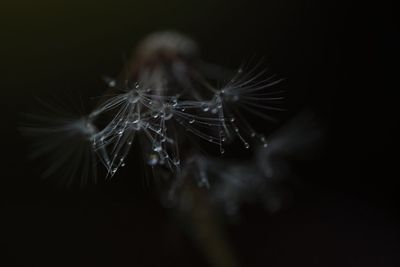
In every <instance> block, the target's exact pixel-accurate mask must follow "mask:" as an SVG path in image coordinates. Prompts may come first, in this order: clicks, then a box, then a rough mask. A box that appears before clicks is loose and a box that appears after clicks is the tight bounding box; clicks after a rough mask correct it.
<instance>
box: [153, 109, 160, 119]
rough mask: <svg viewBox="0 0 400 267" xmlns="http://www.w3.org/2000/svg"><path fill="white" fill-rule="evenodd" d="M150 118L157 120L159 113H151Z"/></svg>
mask: <svg viewBox="0 0 400 267" xmlns="http://www.w3.org/2000/svg"><path fill="white" fill-rule="evenodd" d="M151 116H152V117H153V118H154V119H157V118H158V117H159V116H160V112H158V111H153V112H152V113H151Z"/></svg>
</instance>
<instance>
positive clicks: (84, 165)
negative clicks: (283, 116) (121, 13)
mask: <svg viewBox="0 0 400 267" xmlns="http://www.w3.org/2000/svg"><path fill="white" fill-rule="evenodd" d="M216 69H221V68H216V67H213V66H212V65H210V64H205V63H203V62H202V61H201V60H200V59H199V58H198V47H197V45H196V44H195V43H194V42H193V41H192V40H190V39H189V38H187V37H185V36H182V35H180V34H178V33H174V32H163V33H156V34H153V35H151V36H149V37H148V38H146V39H145V40H144V41H143V42H142V43H141V44H139V46H138V49H137V51H136V54H135V55H134V59H133V60H131V61H130V62H129V63H128V64H127V65H126V67H125V68H124V70H123V72H122V74H121V75H120V76H119V77H117V78H115V79H113V78H105V82H106V84H107V85H108V87H109V89H108V92H107V94H106V96H105V97H104V98H103V100H102V101H100V102H99V103H97V105H96V106H95V108H94V109H93V110H92V111H91V112H90V113H89V114H88V115H86V116H82V117H78V118H75V119H72V118H71V119H70V118H62V117H59V118H52V119H46V118H40V119H39V120H38V122H39V123H37V124H31V125H29V126H28V127H24V131H25V132H26V133H31V134H35V135H37V136H39V137H40V136H42V139H40V140H39V142H38V143H37V146H36V147H37V148H36V149H35V152H34V153H35V154H47V155H49V156H51V157H52V158H53V159H56V161H55V162H53V163H52V165H50V167H49V168H48V169H47V170H46V175H51V174H54V173H55V172H57V171H63V170H67V171H66V172H64V174H65V175H66V176H69V177H70V178H69V181H70V182H71V181H72V179H73V178H75V177H81V180H82V183H84V182H87V181H88V179H89V176H90V175H92V173H96V171H95V170H96V168H97V163H96V162H97V161H99V162H100V163H101V164H102V165H103V166H104V167H105V168H106V170H107V177H113V176H114V175H115V174H116V173H117V171H118V169H119V168H121V167H123V166H125V164H126V163H125V161H126V158H127V157H128V154H129V152H130V151H131V150H132V149H133V147H135V149H136V150H138V151H142V152H143V153H144V159H145V162H146V163H147V164H148V165H149V166H150V167H151V168H152V169H157V168H164V169H165V168H166V169H168V170H169V171H170V173H171V175H172V176H175V178H176V179H177V180H179V176H180V175H181V165H182V164H195V165H196V164H197V168H198V169H199V175H200V178H199V185H200V186H205V187H209V186H210V185H209V182H208V180H207V177H206V175H205V172H204V169H203V167H204V166H203V167H202V166H201V165H202V164H203V163H201V162H203V161H199V162H193V163H190V158H193V157H192V156H193V155H196V154H198V153H199V152H198V151H196V149H195V145H193V143H190V142H191V140H193V137H195V143H196V142H197V141H196V139H200V140H204V141H205V142H206V143H212V144H215V145H216V146H217V147H218V149H219V152H220V153H221V154H224V153H225V147H226V146H228V145H229V143H231V142H232V141H233V140H234V139H236V138H237V139H239V140H240V141H241V142H242V144H243V146H244V148H245V149H250V148H251V143H252V142H254V141H252V140H254V139H257V140H258V142H259V143H261V144H262V146H263V147H267V143H266V139H265V137H264V136H263V135H262V134H258V133H256V131H255V130H254V129H253V128H252V127H251V126H250V125H249V123H248V122H247V120H246V119H245V118H244V117H243V116H242V114H241V111H246V112H249V113H252V114H255V115H257V116H260V117H262V118H263V119H267V120H272V119H273V118H272V116H271V115H269V114H268V112H273V111H280V110H282V109H281V108H280V107H279V104H280V102H281V101H282V96H281V92H280V91H276V90H273V89H271V88H273V86H274V85H276V84H277V83H279V82H280V81H281V80H280V79H276V78H275V77H274V76H269V77H265V76H266V73H265V71H259V69H260V66H259V65H256V66H254V67H252V68H247V67H246V66H242V67H241V68H239V69H238V70H237V71H236V72H235V73H233V75H231V78H230V79H226V73H227V71H225V72H223V73H224V74H222V72H220V71H216ZM224 81H227V82H224ZM220 84H223V86H218V85H220ZM190 135H191V136H192V137H190ZM188 144H189V145H188ZM190 144H192V145H190ZM183 146H185V149H184V150H182V147H183ZM71 158H74V160H72V161H71V160H70V159H71ZM78 172H80V174H79V175H78Z"/></svg>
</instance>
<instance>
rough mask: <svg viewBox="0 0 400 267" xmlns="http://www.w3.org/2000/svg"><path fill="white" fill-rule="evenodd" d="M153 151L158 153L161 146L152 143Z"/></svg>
mask: <svg viewBox="0 0 400 267" xmlns="http://www.w3.org/2000/svg"><path fill="white" fill-rule="evenodd" d="M153 150H154V151H155V152H160V151H162V146H161V144H160V143H154V144H153Z"/></svg>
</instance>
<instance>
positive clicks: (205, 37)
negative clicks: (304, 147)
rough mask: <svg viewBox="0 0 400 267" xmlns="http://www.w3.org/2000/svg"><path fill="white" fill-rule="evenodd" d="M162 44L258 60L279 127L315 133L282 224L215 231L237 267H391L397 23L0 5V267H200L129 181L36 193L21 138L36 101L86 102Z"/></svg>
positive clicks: (241, 6) (353, 8)
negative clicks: (306, 117) (163, 37)
mask: <svg viewBox="0 0 400 267" xmlns="http://www.w3.org/2000/svg"><path fill="white" fill-rule="evenodd" d="M166 29H175V30H178V31H181V32H183V33H186V34H188V35H189V36H191V37H193V38H194V39H195V40H197V41H198V43H199V44H200V47H201V51H202V58H203V59H204V60H206V61H209V62H213V63H216V64H219V65H224V66H227V67H230V68H234V67H236V66H237V65H239V64H240V63H241V62H242V61H243V60H245V59H248V58H250V57H252V56H256V57H258V56H264V58H265V62H266V64H267V65H268V66H269V67H270V69H271V70H273V72H274V73H277V74H279V76H282V77H286V78H287V80H286V84H285V88H287V89H286V90H287V96H288V102H287V103H288V104H287V105H288V106H287V107H288V109H289V112H288V113H286V114H287V115H285V116H283V118H282V121H284V120H285V119H287V118H290V117H291V116H292V115H293V114H296V113H297V112H298V111H300V110H302V109H303V108H308V109H311V110H314V111H315V112H316V113H317V114H318V116H319V117H320V119H321V121H322V122H323V124H324V127H326V129H327V130H326V142H325V148H324V151H323V153H322V155H321V156H320V157H319V158H318V159H317V160H314V161H311V162H310V161H308V162H304V163H301V164H297V165H296V166H297V168H296V170H297V175H298V177H299V180H300V181H301V184H302V186H301V187H297V188H294V189H293V191H294V192H293V194H294V201H293V203H292V205H291V206H290V207H289V208H288V209H286V210H284V211H281V212H278V213H276V214H274V215H269V214H268V213H266V212H265V211H264V210H263V209H261V208H260V207H257V206H256V205H255V206H250V207H247V208H245V209H244V211H243V214H242V221H241V223H240V224H232V225H231V224H228V225H227V232H228V233H229V240H230V241H231V243H232V244H233V247H234V249H235V251H236V254H237V255H238V258H239V259H240V261H241V264H242V266H294V265H295V266H400V261H399V254H400V240H399V237H400V236H399V212H398V208H399V205H398V204H399V200H400V198H399V195H398V190H399V186H400V182H399V171H398V158H399V157H398V151H399V140H398V135H399V131H398V130H397V129H396V126H398V117H397V116H398V115H397V114H398V110H397V109H398V98H397V90H398V88H399V87H398V84H397V78H398V77H397V70H398V62H399V61H398V59H399V58H398V48H399V35H398V34H399V33H398V28H396V27H395V24H394V7H393V6H392V5H391V4H389V3H387V2H383V1H379V2H378V1H376V2H372V3H368V2H366V1H364V2H363V1H360V3H356V1H329V2H328V1H317V0H311V1H303V0H300V1H294V0H280V1H278V0H271V1H268V0H267V1H239V0H233V1H232V0H231V1H211V0H207V1H177V0H173V1H122V0H115V1H110V2H106V1H103V0H101V1H48V0H41V1H28V0H21V1H14V2H13V3H5V2H2V4H1V8H0V30H1V31H0V33H1V36H0V51H1V52H0V55H1V63H2V64H1V72H0V73H1V79H0V85H1V87H0V90H1V100H0V101H1V113H0V116H1V125H2V126H1V131H0V134H1V139H0V140H1V155H2V157H1V163H2V165H4V166H3V167H2V168H1V175H0V176H1V186H0V188H1V191H0V196H1V213H0V214H1V215H0V216H1V219H0V221H1V224H2V226H1V228H0V229H1V230H0V240H1V241H0V242H1V243H2V244H3V245H4V246H5V249H2V250H1V252H2V254H4V256H2V257H1V258H0V262H1V263H0V265H1V266H207V263H206V261H205V258H204V256H203V255H202V253H201V252H199V249H198V248H197V247H196V245H194V243H193V242H192V240H191V239H190V238H189V237H188V236H187V235H186V234H185V226H183V225H180V224H179V223H178V222H177V221H174V219H173V216H172V215H171V214H172V213H173V212H172V211H171V210H168V209H165V208H163V207H162V206H161V205H160V204H159V202H158V199H157V197H156V194H155V192H154V190H152V188H151V187H150V188H149V187H146V186H144V185H143V181H142V177H141V176H140V174H137V175H136V174H135V175H132V173H135V172H138V171H137V170H135V169H130V172H129V173H128V171H123V172H122V173H121V174H120V175H119V176H118V177H117V179H115V180H112V181H110V182H104V183H100V184H99V185H89V186H88V187H86V188H85V189H81V190H66V189H65V188H59V187H56V186H54V184H52V183H51V182H48V181H42V180H40V179H39V175H38V173H37V172H36V169H35V166H34V164H33V163H31V162H28V161H27V160H26V154H27V152H28V148H27V143H26V141H24V140H23V139H22V138H21V137H20V136H19V134H18V131H17V126H18V123H19V121H20V113H21V112H26V111H27V110H29V109H28V107H29V106H32V101H33V96H43V95H48V94H49V93H52V94H55V95H65V94H66V93H67V94H71V95H74V94H76V93H78V92H83V93H82V94H83V95H84V96H86V94H87V95H95V92H96V88H98V87H99V86H102V85H101V84H102V81H101V79H100V77H101V76H102V75H110V76H113V75H114V76H115V75H116V74H117V73H118V72H119V71H120V69H121V67H122V65H123V62H124V58H126V56H127V55H129V53H130V51H131V49H132V47H134V45H135V44H136V43H137V42H138V41H139V40H140V39H141V38H142V37H144V36H145V35H146V34H148V33H151V32H153V31H155V30H166ZM135 176H137V177H135Z"/></svg>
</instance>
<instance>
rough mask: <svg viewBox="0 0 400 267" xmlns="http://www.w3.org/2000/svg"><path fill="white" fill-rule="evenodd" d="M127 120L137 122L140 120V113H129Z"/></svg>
mask: <svg viewBox="0 0 400 267" xmlns="http://www.w3.org/2000/svg"><path fill="white" fill-rule="evenodd" d="M129 121H130V122H131V123H138V122H139V121H140V115H139V114H138V113H133V114H130V115H129Z"/></svg>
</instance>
